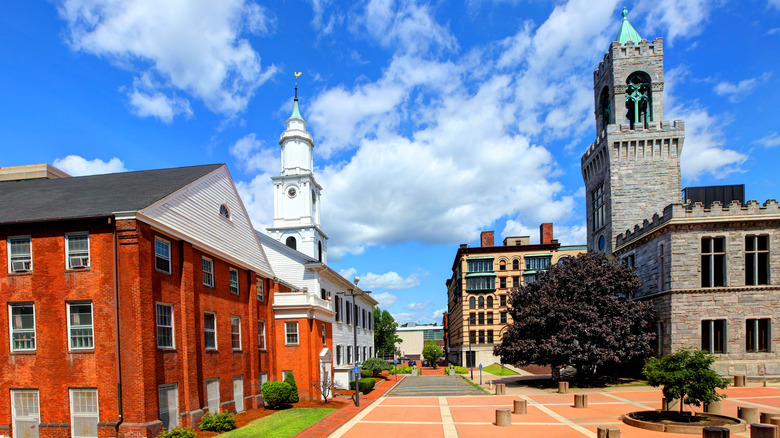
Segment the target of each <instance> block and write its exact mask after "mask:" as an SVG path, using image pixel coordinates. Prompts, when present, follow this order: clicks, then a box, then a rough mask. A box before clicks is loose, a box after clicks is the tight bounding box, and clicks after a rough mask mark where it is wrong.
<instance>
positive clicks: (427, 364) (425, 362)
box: [422, 360, 431, 367]
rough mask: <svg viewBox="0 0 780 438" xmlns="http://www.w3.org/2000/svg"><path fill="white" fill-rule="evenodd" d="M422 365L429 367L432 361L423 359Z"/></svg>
mask: <svg viewBox="0 0 780 438" xmlns="http://www.w3.org/2000/svg"><path fill="white" fill-rule="evenodd" d="M422 366H424V367H429V366H431V363H430V362H428V361H427V360H424V361H422Z"/></svg>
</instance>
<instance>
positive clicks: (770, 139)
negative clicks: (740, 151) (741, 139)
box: [756, 132, 780, 148]
mask: <svg viewBox="0 0 780 438" xmlns="http://www.w3.org/2000/svg"><path fill="white" fill-rule="evenodd" d="M756 143H758V144H760V145H763V146H764V147H768V148H773V147H775V146H780V134H778V133H777V132H773V133H771V134H769V135H767V136H766V137H762V138H760V139H758V140H756Z"/></svg>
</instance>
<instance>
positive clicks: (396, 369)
mask: <svg viewBox="0 0 780 438" xmlns="http://www.w3.org/2000/svg"><path fill="white" fill-rule="evenodd" d="M390 374H412V367H394V368H390Z"/></svg>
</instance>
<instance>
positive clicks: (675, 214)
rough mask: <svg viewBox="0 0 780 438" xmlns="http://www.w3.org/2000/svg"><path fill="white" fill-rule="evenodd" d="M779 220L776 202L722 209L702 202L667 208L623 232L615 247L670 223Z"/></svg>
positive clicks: (715, 204)
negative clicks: (708, 206)
mask: <svg viewBox="0 0 780 438" xmlns="http://www.w3.org/2000/svg"><path fill="white" fill-rule="evenodd" d="M734 219H739V220H762V219H771V220H780V205H778V202H777V200H776V199H768V200H767V201H766V202H764V203H763V204H760V203H759V202H758V201H755V200H751V201H747V202H746V203H744V204H742V203H740V202H739V201H732V202H731V203H730V204H729V205H726V206H724V205H722V204H721V203H720V201H714V202H713V203H712V205H711V206H710V208H705V206H704V204H702V203H701V202H696V203H694V204H685V205H684V204H670V205H668V206H666V208H664V211H663V214H662V215H658V214H654V215H653V217H652V218H651V219H645V220H644V221H643V222H642V225H641V226H640V225H639V224H637V225H635V226H634V229H633V230H626V231H625V232H624V233H622V234H618V235H617V238H616V247H620V246H622V245H625V244H626V243H629V242H632V241H634V240H636V239H638V238H639V237H641V236H644V235H645V234H648V233H650V232H652V231H654V230H656V229H658V228H660V227H661V226H663V225H667V224H671V223H681V224H682V223H689V224H695V223H697V222H706V223H713V222H720V221H729V220H734Z"/></svg>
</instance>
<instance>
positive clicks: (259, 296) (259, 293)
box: [257, 278, 265, 301]
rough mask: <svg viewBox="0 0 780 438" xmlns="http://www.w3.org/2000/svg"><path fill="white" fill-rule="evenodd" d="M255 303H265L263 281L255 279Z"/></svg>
mask: <svg viewBox="0 0 780 438" xmlns="http://www.w3.org/2000/svg"><path fill="white" fill-rule="evenodd" d="M257 301H265V280H264V279H263V278H258V279H257Z"/></svg>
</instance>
